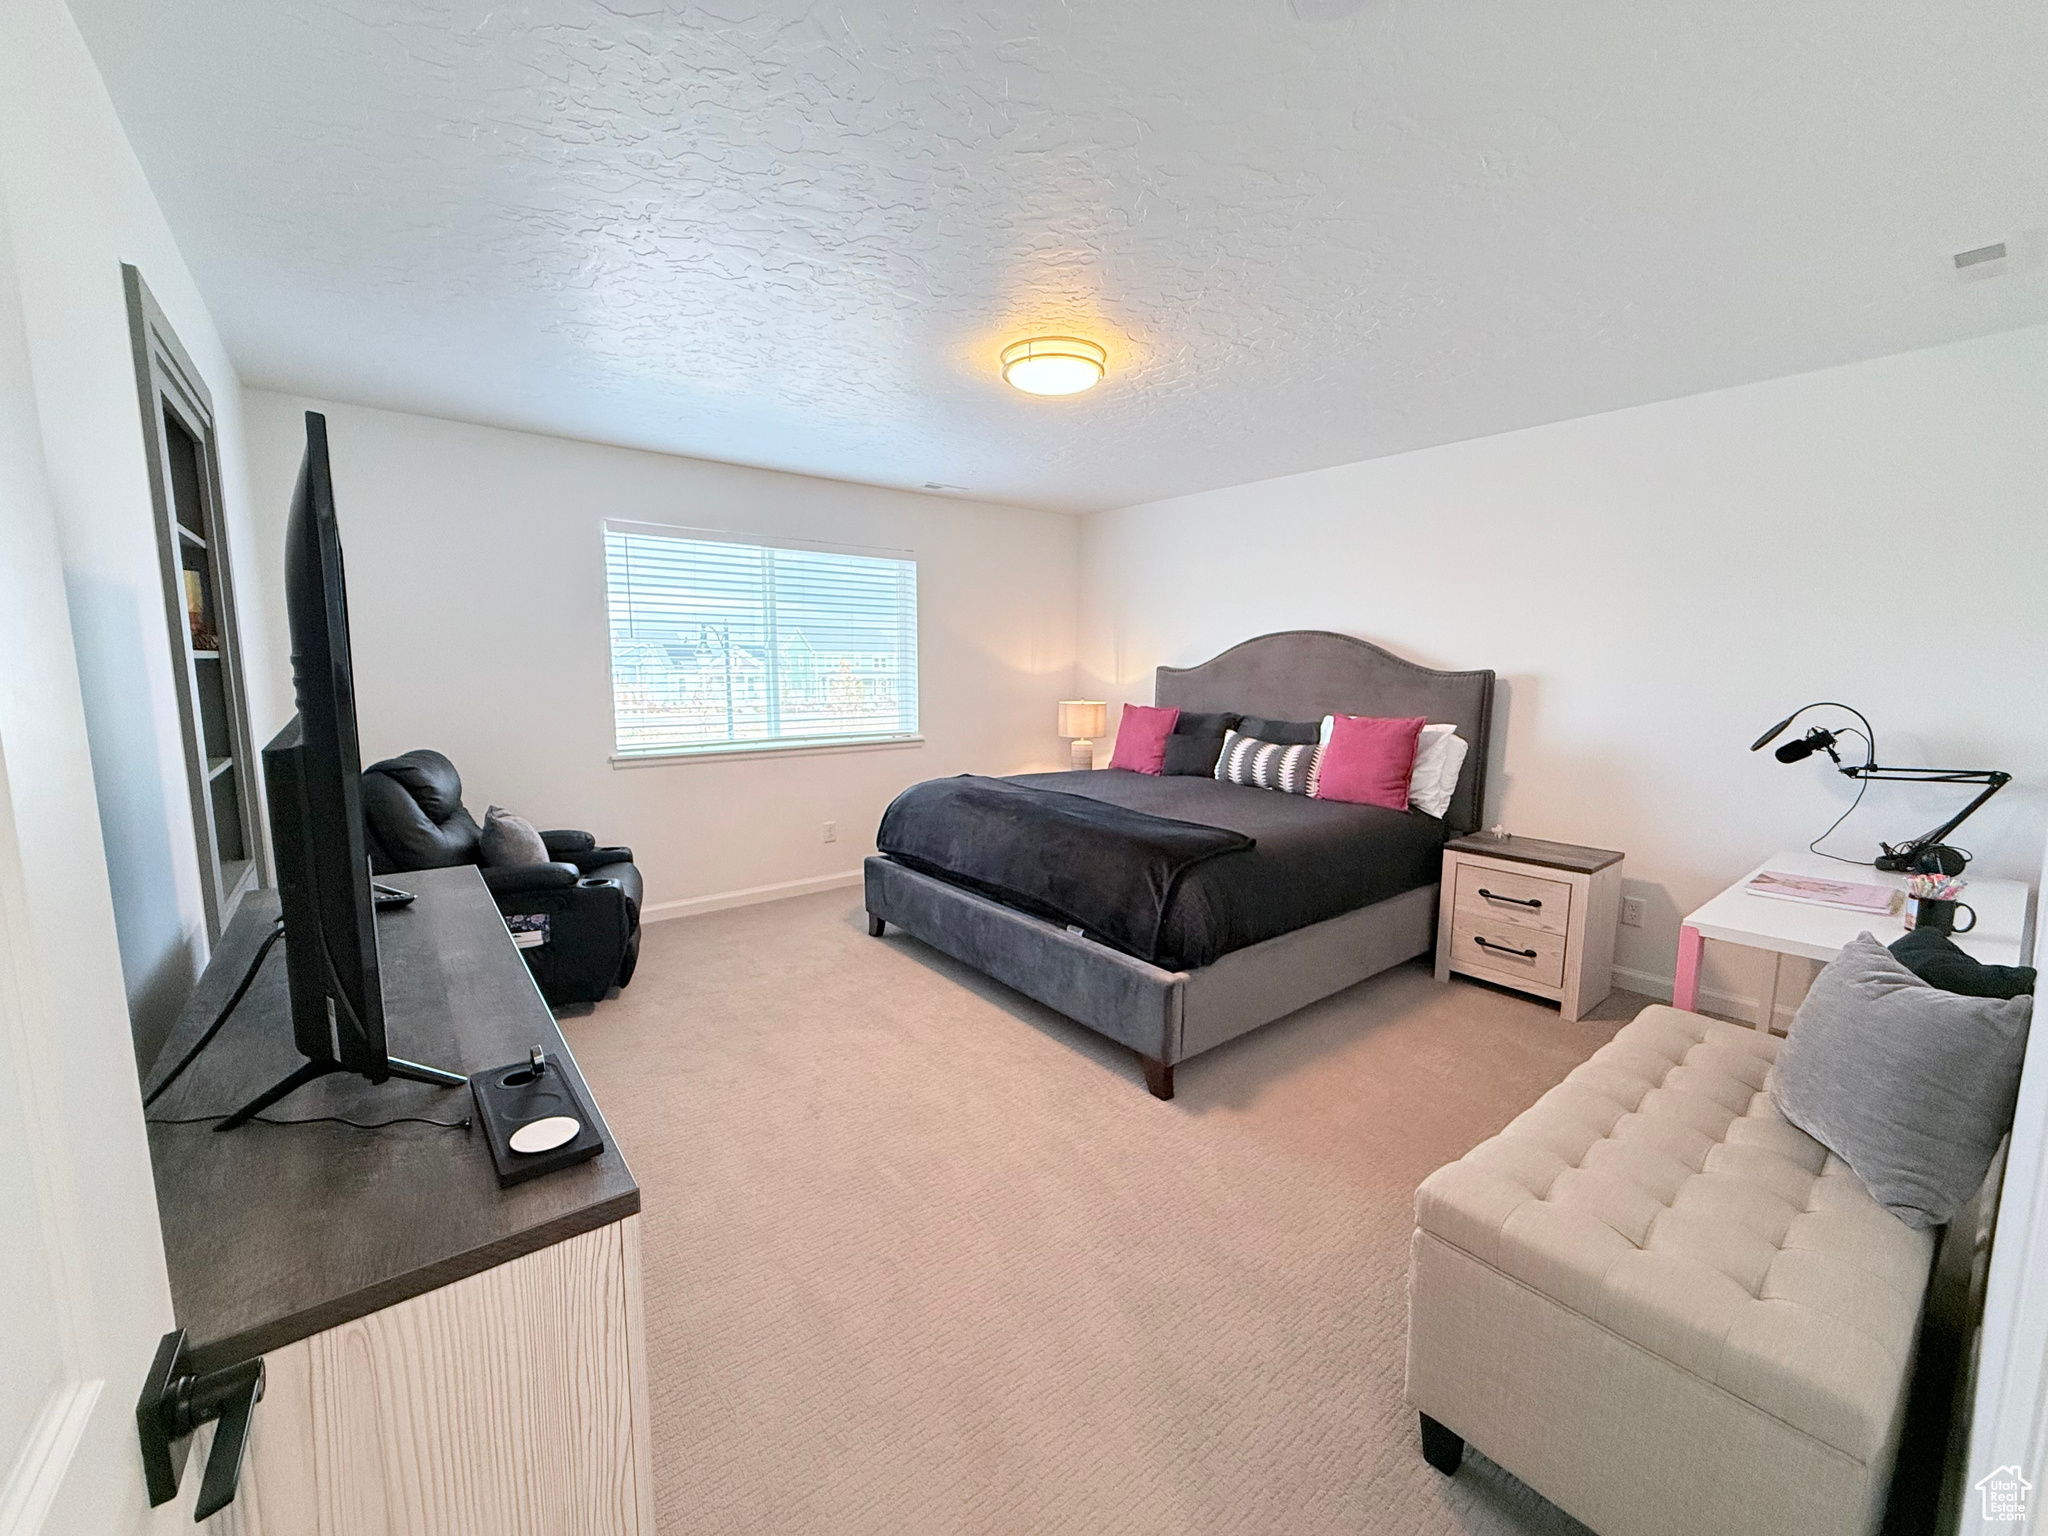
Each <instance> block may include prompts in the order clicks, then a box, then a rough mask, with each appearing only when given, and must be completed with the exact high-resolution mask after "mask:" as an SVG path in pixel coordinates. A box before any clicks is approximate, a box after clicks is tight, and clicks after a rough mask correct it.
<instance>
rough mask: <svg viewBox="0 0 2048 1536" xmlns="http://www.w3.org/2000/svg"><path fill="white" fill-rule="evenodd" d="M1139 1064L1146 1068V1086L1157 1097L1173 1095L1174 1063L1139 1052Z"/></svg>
mask: <svg viewBox="0 0 2048 1536" xmlns="http://www.w3.org/2000/svg"><path fill="white" fill-rule="evenodd" d="M1138 1065H1139V1066H1141V1067H1143V1068H1144V1069H1145V1087H1146V1088H1147V1089H1149V1090H1150V1091H1151V1094H1152V1097H1153V1098H1155V1099H1170V1098H1172V1097H1173V1063H1172V1062H1170V1061H1161V1060H1160V1059H1159V1058H1158V1057H1157V1056H1147V1055H1146V1054H1145V1053H1144V1052H1143V1051H1140V1052H1138Z"/></svg>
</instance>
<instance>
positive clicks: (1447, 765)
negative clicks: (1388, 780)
mask: <svg viewBox="0 0 2048 1536" xmlns="http://www.w3.org/2000/svg"><path fill="white" fill-rule="evenodd" d="M1336 719H1337V717H1336V716H1335V715H1325V716H1323V736H1322V744H1323V745H1324V746H1325V747H1327V746H1329V744H1330V731H1331V729H1332V727H1333V726H1334V725H1335V723H1336ZM1471 750H1472V743H1470V742H1469V741H1467V740H1466V739H1465V738H1464V737H1462V736H1460V735H1459V734H1458V728H1457V727H1456V726H1455V725H1425V726H1424V727H1423V728H1422V734H1421V735H1420V736H1418V737H1416V739H1415V766H1414V767H1413V768H1411V769H1409V770H1408V804H1409V806H1410V807H1411V808H1412V809H1414V810H1418V811H1421V812H1422V813H1423V814H1424V815H1425V816H1442V815H1443V813H1444V812H1445V811H1448V810H1449V809H1450V808H1451V797H1452V796H1453V795H1455V794H1456V793H1457V792H1458V774H1459V772H1460V771H1461V770H1462V769H1463V768H1464V766H1465V754H1466V753H1467V752H1469V751H1471ZM1316 766H1317V768H1320V767H1321V766H1322V763H1321V760H1320V757H1319V758H1318V761H1317V764H1316ZM1316 777H1317V775H1315V774H1311V775H1310V787H1309V793H1310V794H1311V795H1313V794H1314V793H1315V786H1314V779H1315V778H1316Z"/></svg>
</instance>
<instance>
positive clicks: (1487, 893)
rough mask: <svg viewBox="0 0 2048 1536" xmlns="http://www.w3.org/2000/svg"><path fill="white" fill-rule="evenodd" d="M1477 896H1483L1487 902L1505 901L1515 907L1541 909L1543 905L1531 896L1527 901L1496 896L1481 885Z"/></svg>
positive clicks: (1513, 897)
mask: <svg viewBox="0 0 2048 1536" xmlns="http://www.w3.org/2000/svg"><path fill="white" fill-rule="evenodd" d="M1479 894H1480V895H1482V896H1484V897H1485V898H1486V899H1487V900H1488V901H1505V902H1508V903H1510V904H1511V905H1514V906H1517V907H1529V908H1531V909H1537V908H1540V907H1542V905H1543V903H1542V902H1540V901H1538V900H1536V899H1535V898H1534V897H1533V896H1532V897H1531V898H1530V899H1529V900H1527V901H1524V900H1522V898H1521V897H1519V896H1496V895H1495V894H1494V893H1493V892H1492V891H1489V890H1488V889H1487V888H1486V887H1485V886H1483V885H1482V886H1481V887H1479Z"/></svg>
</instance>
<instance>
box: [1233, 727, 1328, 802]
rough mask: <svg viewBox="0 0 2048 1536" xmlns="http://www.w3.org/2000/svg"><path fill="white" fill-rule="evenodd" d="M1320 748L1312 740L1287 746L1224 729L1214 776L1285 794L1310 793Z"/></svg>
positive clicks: (1313, 787)
mask: <svg viewBox="0 0 2048 1536" xmlns="http://www.w3.org/2000/svg"><path fill="white" fill-rule="evenodd" d="M1322 752H1323V749H1322V746H1321V744H1320V743H1317V742H1313V741H1309V742H1302V743H1300V744H1298V745H1294V746H1289V745H1287V744H1285V743H1283V742H1278V741H1261V740H1259V738H1258V737H1256V736H1247V735H1245V734H1244V733H1243V732H1242V731H1225V732H1224V733H1223V752H1222V755H1221V756H1219V757H1218V758H1217V759H1216V777H1217V778H1219V779H1221V780H1222V781H1223V782H1224V783H1226V784H1250V785H1254V786H1256V787H1257V788H1259V789H1277V790H1280V791H1281V792H1282V793H1284V794H1289V795H1307V794H1312V793H1314V791H1315V782H1316V760H1317V759H1318V758H1319V757H1321V756H1322Z"/></svg>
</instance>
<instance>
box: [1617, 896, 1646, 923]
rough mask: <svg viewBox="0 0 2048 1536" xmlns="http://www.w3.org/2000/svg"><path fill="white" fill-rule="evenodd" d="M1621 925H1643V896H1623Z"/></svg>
mask: <svg viewBox="0 0 2048 1536" xmlns="http://www.w3.org/2000/svg"><path fill="white" fill-rule="evenodd" d="M1621 926H1622V927H1624V928H1640V927H1642V926H1643V898H1642V897H1640V896H1624V897H1622V898H1621Z"/></svg>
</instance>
